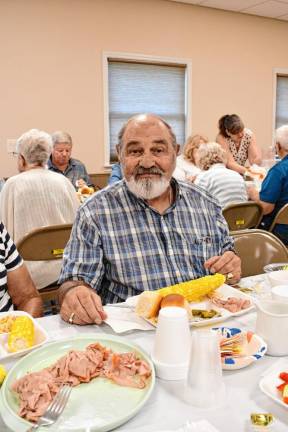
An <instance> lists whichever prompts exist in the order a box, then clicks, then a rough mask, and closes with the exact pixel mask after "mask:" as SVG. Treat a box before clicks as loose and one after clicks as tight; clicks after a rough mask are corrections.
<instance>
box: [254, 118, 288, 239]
mask: <svg viewBox="0 0 288 432" xmlns="http://www.w3.org/2000/svg"><path fill="white" fill-rule="evenodd" d="M275 141H276V142H275V149H276V152H277V154H278V156H279V157H280V162H278V163H276V165H274V166H273V167H272V168H270V170H269V171H268V173H267V176H266V177H265V179H264V180H263V183H262V186H261V190H260V192H257V191H256V189H255V188H253V187H250V188H249V189H248V196H249V198H250V199H251V200H253V201H256V202H258V203H259V204H260V205H261V207H262V208H263V213H264V217H263V219H262V221H261V224H260V228H261V229H264V230H269V228H270V226H271V224H272V222H273V220H274V218H275V216H276V214H277V212H278V211H279V210H280V209H281V208H282V207H283V206H284V205H285V204H287V203H288V125H284V126H281V127H280V128H278V129H277V130H276V135H275ZM273 234H275V235H276V236H277V237H279V238H280V240H282V241H283V243H285V245H288V225H284V224H276V225H275V228H274V230H273Z"/></svg>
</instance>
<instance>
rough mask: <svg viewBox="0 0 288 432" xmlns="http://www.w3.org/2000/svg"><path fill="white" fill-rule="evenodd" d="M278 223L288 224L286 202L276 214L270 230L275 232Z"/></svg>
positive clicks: (287, 205) (287, 206)
mask: <svg viewBox="0 0 288 432" xmlns="http://www.w3.org/2000/svg"><path fill="white" fill-rule="evenodd" d="M276 224H284V225H288V204H285V205H284V206H283V207H282V208H281V209H280V210H279V211H278V212H277V214H276V216H275V217H274V220H273V222H272V224H271V226H270V228H269V231H270V232H273V229H274V228H275V225H276Z"/></svg>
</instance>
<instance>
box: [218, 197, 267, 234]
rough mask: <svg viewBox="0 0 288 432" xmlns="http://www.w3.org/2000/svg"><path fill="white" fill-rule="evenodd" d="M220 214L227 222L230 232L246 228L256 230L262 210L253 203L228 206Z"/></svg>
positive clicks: (247, 202) (246, 202) (258, 205)
mask: <svg viewBox="0 0 288 432" xmlns="http://www.w3.org/2000/svg"><path fill="white" fill-rule="evenodd" d="M222 214H223V216H224V218H225V219H226V221H227V224H228V227H229V230H230V231H236V230H243V229H247V228H258V226H259V224H260V222H261V219H262V216H263V209H262V207H261V206H260V204H258V203H256V202H254V201H245V202H242V203H235V204H229V205H227V206H226V207H224V208H223V210H222Z"/></svg>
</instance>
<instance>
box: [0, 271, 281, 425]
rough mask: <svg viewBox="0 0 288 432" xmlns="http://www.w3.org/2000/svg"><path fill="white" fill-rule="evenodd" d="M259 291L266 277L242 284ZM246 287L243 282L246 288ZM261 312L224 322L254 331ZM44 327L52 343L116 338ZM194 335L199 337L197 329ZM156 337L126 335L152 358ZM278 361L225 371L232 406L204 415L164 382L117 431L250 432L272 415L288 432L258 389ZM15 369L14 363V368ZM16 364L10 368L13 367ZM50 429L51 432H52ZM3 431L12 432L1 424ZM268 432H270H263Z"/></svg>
mask: <svg viewBox="0 0 288 432" xmlns="http://www.w3.org/2000/svg"><path fill="white" fill-rule="evenodd" d="M256 282H259V285H260V286H261V284H262V288H263V290H262V291H263V293H264V294H265V295H266V293H267V285H266V284H265V278H263V276H257V277H253V278H246V280H244V279H243V284H244V285H245V286H251V285H253V284H254V285H255V283H256ZM241 285H242V282H241ZM255 319H256V312H250V313H248V314H245V315H242V316H240V317H237V319H235V318H234V319H230V320H228V321H225V325H227V326H235V327H240V328H243V329H250V330H252V331H254V330H255ZM39 323H40V324H41V325H42V326H43V327H44V328H45V329H46V330H47V331H48V333H49V335H50V337H51V338H53V339H54V338H56V339H57V338H60V337H70V336H75V335H77V334H83V333H89V334H92V333H97V332H100V333H107V334H114V332H113V331H112V330H111V328H110V327H108V325H106V324H104V325H102V326H100V327H98V326H84V327H80V326H76V325H74V326H71V325H69V324H66V323H65V322H63V321H62V320H61V318H60V316H59V315H56V316H48V317H44V318H40V319H39ZM191 331H192V332H193V331H198V330H196V329H194V328H193V329H192V330H191ZM154 335H155V332H154V331H149V332H143V331H133V332H130V333H128V334H127V333H126V334H125V335H124V336H122V337H124V338H125V339H127V340H129V341H133V342H134V343H136V344H138V345H139V346H141V347H142V348H143V349H144V350H146V352H148V353H150V352H151V347H152V344H153V340H154ZM287 358H288V357H287ZM276 361H278V358H277V357H270V356H265V357H264V358H263V359H261V360H259V361H257V362H255V363H254V364H252V365H250V366H248V367H246V368H244V369H240V370H236V371H224V372H223V374H224V382H225V385H226V388H227V391H228V397H227V402H226V404H225V405H224V406H223V407H222V408H217V410H216V409H209V410H207V409H199V408H195V407H193V406H191V405H189V404H187V403H185V402H184V401H183V400H182V389H183V382H180V381H178V382H177V381H163V380H160V379H157V382H156V386H155V390H154V393H153V394H152V397H151V398H150V400H149V401H148V403H147V404H146V405H145V406H144V408H143V409H142V410H141V412H140V413H138V414H137V415H136V416H135V417H134V418H133V419H131V420H130V421H129V422H128V423H126V424H124V425H123V426H122V427H120V428H118V429H117V431H127V432H128V431H129V432H148V431H149V432H156V431H159V430H173V429H178V428H179V427H180V426H182V425H183V424H184V423H185V422H186V421H187V420H190V421H197V420H201V419H206V420H208V421H209V422H210V423H211V424H212V425H213V426H214V427H216V428H217V429H218V430H219V431H221V432H231V431H232V432H245V431H250V430H252V429H251V426H250V414H251V413H252V412H256V413H257V412H258V413H261V412H262V413H268V412H269V413H272V414H273V415H274V416H275V418H276V422H275V425H274V427H273V429H272V430H273V431H275V432H276V431H277V432H282V431H283V432H287V430H288V407H287V409H285V408H284V407H282V406H280V405H278V404H276V403H275V402H274V401H272V400H271V399H270V398H268V397H267V396H266V395H265V394H264V393H262V392H261V390H260V389H259V386H258V383H259V380H260V378H261V374H262V373H263V372H264V371H265V370H266V369H267V368H269V367H270V366H271V365H273V363H275V362H276ZM11 364H12V363H11ZM11 364H9V363H8V364H7V365H6V366H7V367H9V366H11ZM48 430H49V429H48V428H47V432H48ZM0 431H1V432H6V431H8V429H7V427H6V426H5V425H4V422H3V420H2V419H1V418H0ZM264 431H265V429H264Z"/></svg>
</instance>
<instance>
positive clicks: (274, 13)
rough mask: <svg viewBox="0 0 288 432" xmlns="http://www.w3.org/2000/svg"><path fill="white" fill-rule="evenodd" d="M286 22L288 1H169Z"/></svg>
mask: <svg viewBox="0 0 288 432" xmlns="http://www.w3.org/2000/svg"><path fill="white" fill-rule="evenodd" d="M171 1H175V2H179V3H190V4H193V5H197V6H205V7H211V8H216V9H224V10H227V11H233V12H240V13H245V14H249V15H258V16H263V17H267V18H276V19H279V20H284V21H288V0H266V1H263V0H262V1H261V0H171Z"/></svg>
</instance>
